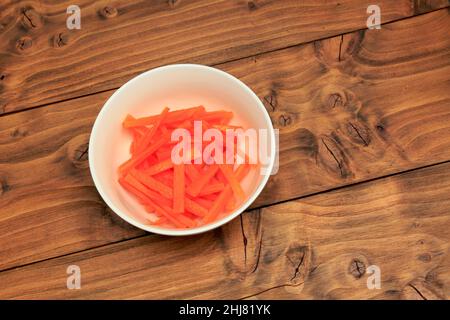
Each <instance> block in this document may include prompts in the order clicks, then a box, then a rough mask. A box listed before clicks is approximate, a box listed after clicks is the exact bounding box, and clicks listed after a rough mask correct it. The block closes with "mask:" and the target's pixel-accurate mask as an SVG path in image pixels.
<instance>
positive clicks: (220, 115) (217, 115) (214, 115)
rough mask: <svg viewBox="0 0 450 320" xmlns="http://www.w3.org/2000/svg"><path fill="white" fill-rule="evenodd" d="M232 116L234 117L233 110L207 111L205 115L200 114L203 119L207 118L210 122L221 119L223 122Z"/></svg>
mask: <svg viewBox="0 0 450 320" xmlns="http://www.w3.org/2000/svg"><path fill="white" fill-rule="evenodd" d="M231 118H233V112H230V111H223V110H220V111H211V112H205V113H204V114H203V115H201V116H200V119H201V120H206V121H209V122H212V121H220V122H221V124H222V121H223V120H230V119H231Z"/></svg>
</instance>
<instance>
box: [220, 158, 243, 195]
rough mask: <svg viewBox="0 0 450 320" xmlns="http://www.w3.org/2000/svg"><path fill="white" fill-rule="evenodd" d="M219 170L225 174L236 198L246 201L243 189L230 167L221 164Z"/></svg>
mask: <svg viewBox="0 0 450 320" xmlns="http://www.w3.org/2000/svg"><path fill="white" fill-rule="evenodd" d="M219 169H220V171H221V172H222V173H223V175H224V176H225V178H226V179H227V180H228V182H229V184H230V186H231V189H232V190H233V193H234V195H235V197H236V198H237V199H238V200H240V201H244V200H245V193H244V190H242V187H241V185H240V183H239V181H238V180H237V178H236V177H235V175H234V173H233V171H232V170H231V169H230V166H228V165H225V164H219Z"/></svg>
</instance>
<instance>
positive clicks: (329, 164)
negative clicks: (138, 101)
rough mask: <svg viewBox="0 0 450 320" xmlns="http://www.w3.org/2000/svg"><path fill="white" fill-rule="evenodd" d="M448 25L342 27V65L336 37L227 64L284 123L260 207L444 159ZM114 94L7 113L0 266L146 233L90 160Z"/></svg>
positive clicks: (441, 15)
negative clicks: (97, 124)
mask: <svg viewBox="0 0 450 320" xmlns="http://www.w3.org/2000/svg"><path fill="white" fill-rule="evenodd" d="M419 30H420V32H419ZM449 31H450V20H449V19H448V13H447V11H446V10H441V11H438V12H434V13H431V14H426V15H423V16H420V17H415V18H413V19H408V20H405V21H401V22H398V23H394V24H392V25H390V26H389V27H384V28H383V29H381V30H374V31H373V32H372V31H368V32H366V33H365V34H360V33H354V34H350V35H346V36H345V37H344V39H343V45H342V46H341V48H342V53H341V61H336V57H337V56H338V54H337V51H338V49H337V48H338V47H339V42H340V40H341V38H340V37H337V38H333V39H329V40H325V41H321V42H317V43H315V44H314V43H312V44H308V45H304V46H299V47H295V48H290V49H286V50H283V51H279V52H274V53H270V54H264V55H260V56H257V57H256V58H255V59H244V60H240V61H236V62H232V63H227V64H223V65H221V66H220V68H222V69H224V70H227V71H229V72H231V73H233V74H235V75H237V76H239V77H241V78H242V79H243V80H244V81H245V82H247V83H248V84H249V85H250V86H251V87H252V88H253V89H255V91H256V92H257V94H258V95H259V96H260V98H261V99H263V100H264V101H265V103H266V104H267V107H268V110H269V111H270V115H271V117H272V120H273V122H274V123H275V126H276V127H278V128H279V129H280V147H281V152H280V164H281V167H280V170H279V172H278V174H277V175H275V176H273V177H271V179H270V182H269V184H268V186H267V188H266V189H265V191H264V192H263V193H262V195H261V196H260V197H259V198H258V200H257V201H256V203H255V205H254V207H255V206H261V205H268V204H273V203H274V202H277V201H282V200H289V199H292V198H294V197H299V196H304V195H308V194H311V193H314V192H318V191H324V190H328V189H330V188H335V187H337V186H342V185H346V184H349V183H353V182H357V181H363V180H367V179H372V178H375V177H379V176H381V175H384V174H390V173H395V172H399V171H403V170H408V169H412V168H416V167H420V166H424V165H428V164H432V163H437V162H441V161H445V160H449V159H450V148H449V146H450V140H449V137H450V135H449V134H448V133H449V132H450V121H449V119H450V108H449V101H450V90H448V89H449V79H450V66H449V63H448V62H449V58H450V50H449V49H450V43H449V41H450V40H449V38H448V34H449ZM351 42H353V47H354V48H358V49H353V50H352V49H351V48H353V47H352V46H350V43H351ZM411 47H414V48H415V50H414V52H412V51H411V50H410V48H411ZM347 48H348V49H347ZM333 59H334V60H333ZM111 93H112V92H111V91H110V92H105V93H102V94H98V95H93V96H89V97H84V98H80V99H75V100H72V101H67V102H64V103H59V104H55V105H52V106H48V107H45V108H37V109H33V110H29V111H27V112H19V113H16V114H12V115H8V116H4V117H2V118H1V121H0V181H1V185H2V188H1V190H2V193H1V195H0V201H1V205H0V230H1V231H2V233H0V248H1V249H0V269H6V268H11V267H14V266H18V265H21V264H25V263H31V262H33V261H37V260H42V259H47V258H50V257H55V256H58V255H61V254H67V253H70V252H73V251H78V250H83V249H88V248H92V247H96V246H100V245H104V244H107V243H110V242H114V241H120V240H123V239H127V238H130V237H136V236H140V235H142V234H143V233H142V232H141V231H139V230H136V229H134V228H132V227H130V226H128V225H126V224H125V223H122V222H121V221H120V220H119V219H118V218H117V217H116V216H115V215H114V214H112V213H111V211H110V210H109V209H108V208H107V207H105V206H104V205H103V202H102V201H101V200H100V199H99V196H98V195H97V193H96V192H95V188H94V187H93V184H92V181H91V179H90V176H89V172H88V168H87V161H86V160H87V156H86V152H85V151H86V150H87V142H88V136H89V132H90V128H91V125H92V123H93V121H94V119H95V116H96V115H97V113H98V110H99V109H100V107H101V105H102V103H103V102H104V101H105V100H106V99H107V97H108V96H109V95H110V94H111ZM399 93H401V94H399ZM333 99H334V100H333ZM269 102H271V104H272V105H273V106H274V108H272V106H271V105H270V104H269ZM355 128H357V129H355ZM356 130H358V131H356ZM358 132H359V134H358ZM366 144H367V145H366ZM331 153H333V154H331ZM333 155H334V156H333ZM336 161H339V162H336ZM31 228H32V230H33V237H30V236H29V230H30V229H31Z"/></svg>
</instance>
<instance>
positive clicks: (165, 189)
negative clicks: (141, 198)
mask: <svg viewBox="0 0 450 320" xmlns="http://www.w3.org/2000/svg"><path fill="white" fill-rule="evenodd" d="M130 176H132V177H134V178H135V179H136V180H138V181H139V182H140V183H142V184H143V185H145V186H146V187H147V188H150V189H152V190H153V191H156V192H158V193H160V194H161V195H162V196H164V197H165V198H168V199H173V191H172V188H170V187H169V186H167V185H165V184H164V183H162V182H160V181H158V180H156V179H154V178H152V177H151V176H147V175H144V174H140V173H139V172H138V171H137V170H136V169H133V170H131V171H130Z"/></svg>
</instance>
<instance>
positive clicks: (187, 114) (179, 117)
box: [123, 106, 205, 128]
mask: <svg viewBox="0 0 450 320" xmlns="http://www.w3.org/2000/svg"><path fill="white" fill-rule="evenodd" d="M204 110H205V108H204V107H203V106H198V107H192V108H187V109H182V110H175V111H170V112H169V114H168V115H167V118H166V122H167V123H172V122H178V121H183V120H186V119H189V118H191V117H192V116H193V115H194V114H195V113H196V112H198V111H204ZM159 117H160V115H155V116H149V117H143V118H138V119H134V118H133V119H132V118H128V117H127V118H126V119H125V121H124V123H123V126H124V127H125V128H132V127H140V126H148V125H153V124H154V123H155V122H156V121H158V119H159Z"/></svg>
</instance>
